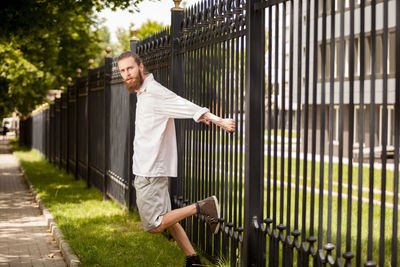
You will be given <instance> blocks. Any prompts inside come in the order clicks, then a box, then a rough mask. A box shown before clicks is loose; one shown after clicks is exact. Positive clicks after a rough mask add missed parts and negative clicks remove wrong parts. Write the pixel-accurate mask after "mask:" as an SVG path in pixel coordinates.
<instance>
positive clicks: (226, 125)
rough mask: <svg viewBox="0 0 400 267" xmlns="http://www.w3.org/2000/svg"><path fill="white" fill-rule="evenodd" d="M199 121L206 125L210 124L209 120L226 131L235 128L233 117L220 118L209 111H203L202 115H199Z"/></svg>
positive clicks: (230, 131) (229, 131)
mask: <svg viewBox="0 0 400 267" xmlns="http://www.w3.org/2000/svg"><path fill="white" fill-rule="evenodd" d="M199 121H201V122H202V123H204V124H206V125H210V121H211V122H212V123H214V124H215V125H218V126H219V127H221V128H222V129H223V130H224V131H226V132H228V133H233V132H234V131H235V128H236V122H235V120H234V119H228V118H227V119H222V118H220V117H218V116H216V115H214V114H212V113H211V112H207V113H204V114H203V116H201V117H200V119H199Z"/></svg>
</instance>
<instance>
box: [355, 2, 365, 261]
mask: <svg viewBox="0 0 400 267" xmlns="http://www.w3.org/2000/svg"><path fill="white" fill-rule="evenodd" d="M364 20H365V3H364V1H361V4H360V60H359V62H360V108H359V120H358V125H357V127H358V129H359V131H358V141H359V151H358V193H357V199H358V201H357V241H356V243H357V244H356V266H357V267H359V266H361V245H362V244H361V242H362V240H361V231H362V187H363V168H362V166H363V160H364V78H365V75H364V73H365V70H364V64H365V45H364V41H365V33H364V30H365V29H364V28H365V21H364Z"/></svg>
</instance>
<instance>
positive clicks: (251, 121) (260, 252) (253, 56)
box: [242, 0, 265, 266]
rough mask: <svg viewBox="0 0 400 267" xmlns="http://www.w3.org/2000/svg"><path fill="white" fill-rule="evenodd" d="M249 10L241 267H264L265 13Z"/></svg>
mask: <svg viewBox="0 0 400 267" xmlns="http://www.w3.org/2000/svg"><path fill="white" fill-rule="evenodd" d="M261 2H262V1H260V0H248V2H247V6H246V9H247V10H246V14H247V17H246V26H247V38H246V66H245V68H246V121H245V129H246V135H245V155H246V158H245V187H244V189H245V192H244V236H243V251H242V253H243V254H242V255H243V261H242V266H265V249H264V247H265V242H263V240H262V239H264V238H263V236H264V235H263V234H262V235H260V234H259V233H257V231H258V230H257V229H259V227H260V224H262V216H263V207H264V204H263V188H264V186H263V181H264V179H263V177H264V171H263V165H264V130H263V128H264V127H263V120H260V118H263V117H264V114H263V113H264V93H263V91H264V84H263V83H264V49H265V45H264V43H265V30H264V9H263V8H260V9H257V10H256V9H255V5H256V4H257V3H261Z"/></svg>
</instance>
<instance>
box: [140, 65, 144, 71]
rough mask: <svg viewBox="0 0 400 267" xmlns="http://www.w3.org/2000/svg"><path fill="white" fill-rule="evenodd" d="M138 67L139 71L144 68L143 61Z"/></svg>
mask: <svg viewBox="0 0 400 267" xmlns="http://www.w3.org/2000/svg"><path fill="white" fill-rule="evenodd" d="M139 69H140V71H141V72H143V70H144V65H143V63H140V65H139Z"/></svg>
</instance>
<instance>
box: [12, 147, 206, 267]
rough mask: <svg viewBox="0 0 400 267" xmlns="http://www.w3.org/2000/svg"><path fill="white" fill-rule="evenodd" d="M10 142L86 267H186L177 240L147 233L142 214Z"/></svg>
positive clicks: (36, 154) (39, 155) (35, 153)
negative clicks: (129, 210)
mask: <svg viewBox="0 0 400 267" xmlns="http://www.w3.org/2000/svg"><path fill="white" fill-rule="evenodd" d="M11 143H12V148H13V150H14V154H15V155H16V157H17V158H18V159H19V161H20V163H21V165H22V167H23V168H24V170H25V173H26V175H27V176H28V179H29V180H30V181H31V183H32V184H33V186H34V187H35V189H36V191H37V193H38V195H39V196H40V198H41V199H42V200H43V202H44V204H45V206H46V207H47V208H48V210H49V211H50V213H51V214H52V215H53V216H54V218H55V220H56V222H57V224H58V226H59V228H60V229H61V231H62V232H63V234H64V236H65V240H66V241H67V242H68V243H69V244H70V246H71V248H72V249H73V251H74V252H75V254H76V255H77V256H78V258H79V259H80V260H81V262H82V266H140V267H146V266H149V267H150V266H151V267H153V266H171V267H172V266H174V267H175V266H182V265H183V263H184V254H183V253H182V252H181V250H180V249H179V247H178V245H177V244H176V242H175V241H173V240H172V239H171V240H168V239H167V238H166V237H165V236H163V235H160V234H157V235H154V234H149V233H147V232H144V231H143V229H142V226H141V222H140V218H139V216H138V214H136V213H134V212H126V211H124V210H123V209H122V208H121V206H119V205H118V204H116V203H115V202H113V201H103V196H102V194H101V193H100V192H99V191H98V190H97V189H95V188H94V187H91V188H87V187H86V184H85V182H84V181H82V180H78V181H77V180H75V179H74V177H73V176H72V175H71V174H67V173H66V172H65V171H64V170H61V169H59V168H57V167H55V166H53V165H52V164H50V163H49V162H48V161H47V160H46V159H45V158H44V157H43V156H42V155H41V154H40V153H39V152H38V151H36V150H28V149H26V148H21V147H18V145H17V142H16V141H15V140H14V141H12V142H11ZM203 261H204V262H206V263H207V264H210V263H209V262H208V261H206V260H205V259H204V258H203Z"/></svg>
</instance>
